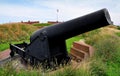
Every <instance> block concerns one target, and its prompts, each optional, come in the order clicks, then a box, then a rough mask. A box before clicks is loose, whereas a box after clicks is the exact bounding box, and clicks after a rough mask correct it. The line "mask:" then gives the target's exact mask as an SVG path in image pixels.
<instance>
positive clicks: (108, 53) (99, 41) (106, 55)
mask: <svg viewBox="0 0 120 76" xmlns="http://www.w3.org/2000/svg"><path fill="white" fill-rule="evenodd" d="M110 28H113V27H111V26H110ZM114 29H115V28H114ZM115 30H116V29H115ZM82 38H84V39H85V41H86V43H88V44H90V45H92V46H93V47H94V48H95V53H94V55H93V57H91V58H89V59H88V60H85V61H84V62H82V63H81V64H80V65H79V66H76V67H75V66H74V67H75V68H73V67H71V66H67V67H64V69H62V70H58V71H55V72H54V71H53V73H52V74H50V73H43V71H42V72H41V70H34V69H32V70H29V71H28V70H24V69H22V70H19V71H18V70H16V69H15V68H14V67H12V66H10V65H9V66H7V67H0V75H1V76H120V73H119V72H120V68H119V67H120V47H119V45H120V37H119V32H118V33H117V34H116V32H114V31H113V30H110V29H109V27H104V28H100V29H97V30H94V31H91V32H87V33H84V34H82V35H80V36H75V37H73V38H70V39H68V40H66V43H67V49H68V51H69V50H70V47H71V44H72V43H73V41H78V40H80V39H82ZM2 46H6V45H4V44H3V45H2ZM11 70H12V71H11Z"/></svg>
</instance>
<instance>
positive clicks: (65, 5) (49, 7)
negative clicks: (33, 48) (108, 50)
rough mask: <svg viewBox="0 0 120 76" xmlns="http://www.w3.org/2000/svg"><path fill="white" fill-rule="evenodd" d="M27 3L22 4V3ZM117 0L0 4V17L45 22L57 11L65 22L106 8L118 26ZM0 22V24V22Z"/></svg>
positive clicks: (35, 1) (43, 0) (44, 0)
mask: <svg viewBox="0 0 120 76" xmlns="http://www.w3.org/2000/svg"><path fill="white" fill-rule="evenodd" d="M24 1H25V2H28V3H23V4H22V2H24ZM119 2H120V1H119V0H116V1H113V0H92V1H91V0H22V1H21V3H20V4H19V2H17V4H15V3H12V4H11V3H10V4H9V3H6V4H5V3H4V4H2V3H0V10H1V12H0V17H2V18H4V20H5V18H6V21H7V19H11V21H12V19H13V20H14V21H21V20H39V21H42V22H46V21H49V20H54V21H55V20H56V19H57V11H56V10H57V9H59V12H58V16H59V20H60V21H67V20H70V19H73V18H76V17H79V16H82V15H85V14H88V13H91V12H94V11H96V10H99V9H101V8H107V9H108V10H109V12H110V15H111V18H112V20H113V22H114V23H115V24H120V22H119V20H120V15H119V13H120V10H119V8H120V5H119ZM7 17H9V18H7ZM0 22H2V21H1V20H0Z"/></svg>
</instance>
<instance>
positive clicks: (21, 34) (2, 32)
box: [0, 23, 37, 44]
mask: <svg viewBox="0 0 120 76" xmlns="http://www.w3.org/2000/svg"><path fill="white" fill-rule="evenodd" d="M35 30H37V27H35V26H32V25H26V24H21V23H16V24H15V23H11V24H3V25H0V44H1V43H8V42H12V41H21V40H26V39H29V37H30V35H31V34H32V33H33V31H35Z"/></svg>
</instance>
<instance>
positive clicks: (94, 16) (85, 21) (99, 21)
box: [30, 8, 112, 41]
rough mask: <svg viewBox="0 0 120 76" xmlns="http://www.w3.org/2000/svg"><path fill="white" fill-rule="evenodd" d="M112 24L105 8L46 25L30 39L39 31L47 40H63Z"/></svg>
mask: <svg viewBox="0 0 120 76" xmlns="http://www.w3.org/2000/svg"><path fill="white" fill-rule="evenodd" d="M110 24H112V21H111V19H110V15H109V13H108V11H107V9H105V8H104V9H101V10H99V11H96V12H93V13H90V14H88V15H85V16H82V17H78V18H76V19H73V20H70V21H67V22H64V23H60V24H56V25H52V26H48V27H45V28H43V29H40V30H38V31H36V32H35V33H33V35H32V36H31V39H30V41H32V40H34V39H35V38H36V37H37V36H39V35H40V34H41V33H45V34H46V36H47V37H48V39H49V40H52V41H53V40H54V41H55V40H65V39H68V38H71V37H73V36H76V35H79V34H82V33H85V32H87V31H91V30H94V29H97V28H100V27H103V26H107V25H110Z"/></svg>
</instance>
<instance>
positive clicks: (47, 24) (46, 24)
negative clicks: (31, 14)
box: [33, 23, 51, 26]
mask: <svg viewBox="0 0 120 76" xmlns="http://www.w3.org/2000/svg"><path fill="white" fill-rule="evenodd" d="M49 25H51V24H49V23H40V24H33V26H49Z"/></svg>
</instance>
